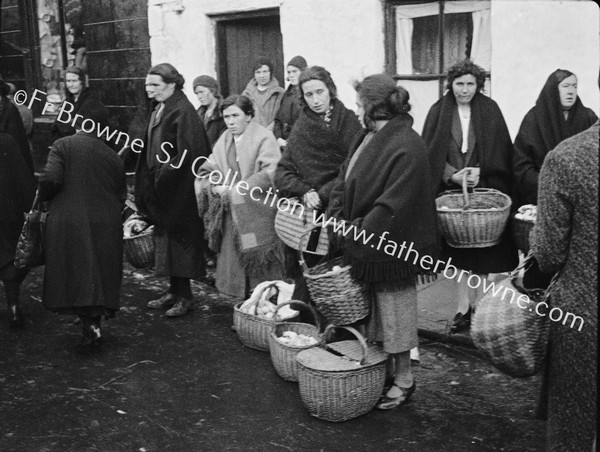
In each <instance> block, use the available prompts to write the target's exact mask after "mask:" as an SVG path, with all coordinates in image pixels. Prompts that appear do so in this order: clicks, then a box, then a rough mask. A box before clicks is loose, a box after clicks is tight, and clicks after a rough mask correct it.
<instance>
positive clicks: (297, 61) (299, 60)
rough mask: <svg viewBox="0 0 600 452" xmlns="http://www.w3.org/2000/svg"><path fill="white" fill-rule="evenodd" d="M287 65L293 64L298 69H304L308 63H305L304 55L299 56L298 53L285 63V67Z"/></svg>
mask: <svg viewBox="0 0 600 452" xmlns="http://www.w3.org/2000/svg"><path fill="white" fill-rule="evenodd" d="M288 66H294V67H297V68H298V69H300V70H302V69H306V67H307V66H308V64H307V63H306V60H305V59H304V57H301V56H300V55H296V56H295V57H294V58H292V59H291V60H290V62H289V63H288V64H287V65H286V67H288Z"/></svg>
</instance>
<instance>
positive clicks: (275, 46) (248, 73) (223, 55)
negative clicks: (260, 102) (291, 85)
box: [212, 9, 285, 97]
mask: <svg viewBox="0 0 600 452" xmlns="http://www.w3.org/2000/svg"><path fill="white" fill-rule="evenodd" d="M212 19H213V20H215V21H216V25H217V27H216V33H217V39H216V41H217V49H216V51H217V52H216V53H217V59H216V60H217V74H218V77H219V83H220V85H221V92H222V94H223V96H225V97H226V96H229V95H230V94H241V93H242V91H244V88H246V85H247V84H248V82H249V81H250V79H251V78H252V77H253V76H254V72H253V71H252V65H253V63H254V61H255V60H256V59H257V58H259V57H266V58H268V59H269V60H270V61H271V62H272V63H273V74H272V75H273V76H274V77H275V78H276V79H277V80H278V81H279V84H280V85H281V86H282V87H284V88H285V78H284V76H285V75H284V67H283V65H284V62H283V44H282V38H281V28H280V26H279V10H278V9H265V10H259V11H252V12H246V13H236V14H226V15H219V16H212Z"/></svg>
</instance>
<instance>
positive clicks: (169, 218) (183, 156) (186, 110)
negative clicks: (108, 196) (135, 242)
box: [135, 90, 210, 246]
mask: <svg viewBox="0 0 600 452" xmlns="http://www.w3.org/2000/svg"><path fill="white" fill-rule="evenodd" d="M150 117H152V115H150ZM145 136H146V140H145V144H144V148H143V150H142V152H141V153H140V155H139V156H138V161H137V166H136V175H135V202H136V205H137V207H138V209H139V210H140V212H141V213H143V214H144V215H145V216H146V217H147V218H148V219H150V221H151V222H152V223H153V224H155V225H156V227H157V229H158V231H159V232H162V231H166V233H167V234H168V235H169V237H171V238H173V239H175V240H177V241H179V242H180V243H181V244H182V245H184V246H185V245H186V244H189V243H194V244H197V243H199V242H200V241H201V240H202V238H203V236H204V226H203V222H202V220H201V219H200V217H199V216H198V209H197V206H196V195H195V194H194V181H195V178H196V177H195V175H194V172H193V170H195V171H198V170H199V168H200V166H201V165H202V163H204V162H205V161H206V160H199V159H198V158H199V157H207V158H208V155H209V154H210V144H209V143H208V138H207V137H206V133H205V131H204V127H203V126H202V124H201V123H200V119H199V118H198V114H197V113H196V110H194V107H193V106H192V104H191V103H190V101H189V100H188V99H187V97H186V96H185V94H183V92H182V91H181V90H176V91H175V92H174V93H173V94H172V95H171V96H170V97H169V98H168V99H167V100H166V101H165V102H164V108H163V112H162V117H161V119H160V122H159V123H158V124H157V125H151V124H150V118H149V119H148V123H147V125H146V134H145ZM149 137H150V138H151V140H152V141H150V140H149V139H148V138H149ZM161 147H162V149H163V150H161ZM159 159H160V161H159ZM163 162H164V163H163ZM194 162H195V166H194V168H192V165H193V164H194ZM198 246H200V245H198Z"/></svg>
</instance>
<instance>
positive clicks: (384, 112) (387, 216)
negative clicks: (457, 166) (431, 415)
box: [329, 74, 437, 410]
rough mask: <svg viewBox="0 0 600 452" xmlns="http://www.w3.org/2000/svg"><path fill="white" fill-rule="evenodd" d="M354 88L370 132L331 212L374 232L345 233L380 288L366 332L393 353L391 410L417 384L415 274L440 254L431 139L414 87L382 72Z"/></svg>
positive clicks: (354, 260)
mask: <svg viewBox="0 0 600 452" xmlns="http://www.w3.org/2000/svg"><path fill="white" fill-rule="evenodd" d="M356 93H357V105H358V114H359V117H360V119H361V121H362V122H363V124H364V127H365V129H366V131H365V133H364V134H359V136H358V137H357V139H356V140H355V141H354V143H353V145H352V151H351V157H349V158H348V159H347V160H346V162H345V163H344V165H343V166H342V169H341V170H340V173H339V176H338V177H337V180H336V181H335V187H334V189H333V190H332V193H331V200H330V205H329V213H330V215H331V216H333V217H334V218H336V221H338V222H339V221H345V222H348V223H350V224H352V225H353V226H354V227H356V228H357V229H359V230H360V232H364V233H365V234H366V235H365V237H371V235H372V238H371V240H369V241H365V240H364V239H359V240H354V238H355V237H356V235H357V234H356V233H354V232H353V233H352V234H349V235H347V236H346V238H345V242H344V259H345V262H346V263H348V264H351V265H352V275H353V276H354V277H355V278H357V279H358V280H360V281H364V282H365V283H368V284H369V285H370V287H371V289H372V292H373V293H374V299H373V301H372V304H371V306H372V308H371V316H370V317H369V319H368V321H367V335H368V337H369V339H372V340H377V341H381V342H382V343H383V349H384V350H385V351H386V352H387V353H389V363H388V369H389V370H390V371H391V374H392V375H391V376H393V384H392V382H391V381H390V382H389V383H390V387H389V388H388V389H387V390H385V392H384V394H383V395H382V398H381V400H380V401H379V403H378V404H377V408H379V409H383V410H388V409H392V408H396V407H398V406H400V405H403V404H404V403H406V402H407V401H408V400H409V398H410V397H411V395H412V393H413V392H414V390H415V387H416V386H415V381H414V378H413V375H412V372H411V369H410V350H411V349H413V348H414V347H416V346H417V344H418V338H417V290H416V285H415V284H416V283H415V279H416V276H417V275H418V274H419V273H422V272H423V271H424V270H427V268H426V266H424V267H422V266H423V261H424V260H430V261H431V262H433V260H435V259H436V257H437V233H436V213H435V204H434V198H433V193H431V191H430V185H431V179H430V174H429V165H428V160H427V153H426V150H425V143H424V142H423V140H422V139H421V137H419V135H418V134H417V133H416V132H415V131H414V130H413V129H412V124H413V119H412V117H411V116H410V115H409V114H408V112H409V110H410V105H409V103H408V100H409V95H408V92H407V91H406V90H405V89H404V88H403V87H401V86H396V82H395V81H394V79H393V78H392V77H390V76H389V75H385V74H378V75H372V76H369V77H367V78H365V79H364V80H363V81H362V82H361V83H359V84H357V85H356ZM367 132H368V133H367ZM369 242H370V243H369ZM409 250H410V251H409Z"/></svg>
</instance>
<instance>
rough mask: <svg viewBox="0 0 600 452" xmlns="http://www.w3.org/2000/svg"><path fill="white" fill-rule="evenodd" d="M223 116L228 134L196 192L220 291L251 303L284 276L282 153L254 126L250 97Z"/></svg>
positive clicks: (225, 108)
mask: <svg viewBox="0 0 600 452" xmlns="http://www.w3.org/2000/svg"><path fill="white" fill-rule="evenodd" d="M221 111H222V113H223V119H224V120H225V124H226V125H227V130H226V131H225V132H224V133H223V135H221V137H220V138H219V140H218V141H217V143H216V144H215V147H214V148H213V152H212V154H211V155H210V156H209V158H208V160H207V161H206V162H205V163H204V164H203V165H202V167H201V168H200V172H199V174H198V176H199V177H198V178H197V179H196V182H195V190H196V197H197V202H198V212H199V214H200V216H202V217H203V218H204V223H205V224H206V231H207V237H208V243H209V246H210V248H211V249H212V250H213V251H215V252H216V253H217V269H216V274H215V279H216V287H217V289H218V290H219V292H221V293H223V294H226V295H230V296H233V297H238V298H243V299H245V298H247V297H248V295H249V294H250V290H251V289H253V288H254V287H255V286H256V285H257V284H258V283H261V282H264V281H269V280H280V279H283V276H284V274H283V273H284V257H283V244H282V243H281V241H280V240H279V238H278V237H277V235H276V234H275V229H274V226H273V225H274V220H275V212H276V208H275V207H273V202H272V201H273V200H274V199H275V198H274V197H273V195H274V192H273V188H272V184H273V181H272V178H273V173H274V172H275V168H276V166H277V162H278V161H279V159H280V157H281V153H280V151H279V146H278V145H277V142H276V141H275V137H274V136H273V134H272V133H271V132H270V131H269V130H267V129H266V128H265V127H263V126H261V125H260V124H258V123H256V122H254V121H253V120H252V118H253V117H254V107H253V105H252V101H251V100H250V99H249V98H248V97H246V96H239V95H234V96H230V97H228V98H227V99H225V100H224V101H223V104H222V105H221Z"/></svg>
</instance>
